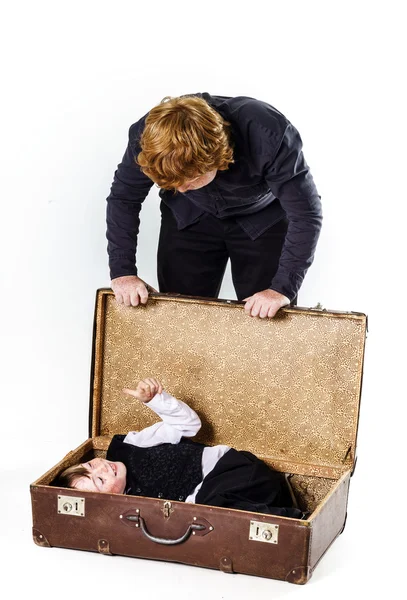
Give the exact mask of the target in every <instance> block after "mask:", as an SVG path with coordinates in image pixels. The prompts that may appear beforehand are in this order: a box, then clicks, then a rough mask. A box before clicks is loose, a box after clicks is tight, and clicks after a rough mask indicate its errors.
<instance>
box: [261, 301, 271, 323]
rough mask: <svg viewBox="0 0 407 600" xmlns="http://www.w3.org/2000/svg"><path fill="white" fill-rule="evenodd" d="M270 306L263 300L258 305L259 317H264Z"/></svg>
mask: <svg viewBox="0 0 407 600" xmlns="http://www.w3.org/2000/svg"><path fill="white" fill-rule="evenodd" d="M269 308H270V304H269V303H268V302H264V303H263V304H262V305H261V307H260V312H259V317H260V319H265V318H266V317H267V315H268V312H269Z"/></svg>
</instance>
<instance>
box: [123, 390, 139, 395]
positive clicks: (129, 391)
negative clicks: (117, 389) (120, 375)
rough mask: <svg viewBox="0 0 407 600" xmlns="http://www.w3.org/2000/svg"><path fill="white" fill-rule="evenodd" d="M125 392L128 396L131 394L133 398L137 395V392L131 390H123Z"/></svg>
mask: <svg viewBox="0 0 407 600" xmlns="http://www.w3.org/2000/svg"><path fill="white" fill-rule="evenodd" d="M123 392H125V393H126V394H130V395H131V396H136V395H137V392H136V390H130V389H129V388H123Z"/></svg>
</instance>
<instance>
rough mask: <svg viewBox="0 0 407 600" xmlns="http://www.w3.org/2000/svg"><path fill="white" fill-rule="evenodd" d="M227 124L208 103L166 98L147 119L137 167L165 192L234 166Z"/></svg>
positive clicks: (192, 97)
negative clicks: (190, 180) (193, 179)
mask: <svg viewBox="0 0 407 600" xmlns="http://www.w3.org/2000/svg"><path fill="white" fill-rule="evenodd" d="M229 128H230V123H228V122H227V121H225V120H224V119H223V118H222V116H221V115H220V114H219V113H218V112H216V110H214V109H213V108H212V107H211V106H210V105H209V104H208V103H207V102H206V101H205V100H203V99H202V98H198V97H196V96H182V97H180V98H171V97H169V96H167V97H165V98H164V99H163V100H162V101H161V103H160V104H159V105H158V106H156V107H155V108H153V109H152V110H151V111H150V112H149V114H148V116H147V118H146V124H145V128H144V131H143V133H142V136H141V139H140V146H141V152H140V154H139V155H138V156H137V158H136V162H137V164H138V165H139V166H140V168H141V170H142V172H143V173H145V175H147V176H148V177H150V179H152V180H153V181H154V182H155V183H156V184H158V185H159V186H160V187H161V188H164V189H176V188H178V187H180V186H182V185H183V184H184V183H185V182H186V181H188V180H189V179H192V178H194V177H197V176H199V175H204V174H205V173H208V172H209V171H213V170H214V169H216V170H218V171H225V170H227V169H228V168H229V164H230V163H233V162H234V161H233V149H232V144H231V140H230V133H229Z"/></svg>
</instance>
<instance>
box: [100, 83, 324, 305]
mask: <svg viewBox="0 0 407 600" xmlns="http://www.w3.org/2000/svg"><path fill="white" fill-rule="evenodd" d="M193 95H194V96H199V97H202V98H204V100H206V101H207V102H208V103H209V104H210V105H211V106H212V107H213V108H214V109H215V110H216V111H217V112H218V113H220V114H221V115H222V117H223V118H224V119H225V120H226V121H228V122H229V123H230V125H231V140H232V143H233V159H234V163H233V164H231V165H230V166H229V169H228V170H226V171H218V172H217V175H216V177H215V179H214V180H213V181H212V182H211V183H210V184H208V185H206V186H204V187H203V188H200V189H198V190H191V191H188V192H185V193H181V192H176V193H174V192H173V191H168V190H163V189H161V190H160V192H159V195H160V197H161V199H162V200H163V202H165V204H167V205H168V206H169V207H170V208H171V210H172V212H173V214H174V217H175V219H176V221H177V224H178V228H179V229H183V228H185V227H187V226H188V225H191V224H192V223H194V222H196V221H198V220H199V219H200V217H201V216H202V215H203V214H204V213H205V212H209V213H211V214H213V215H214V216H216V217H217V218H219V219H224V218H226V217H234V218H235V219H236V221H237V222H238V224H239V225H240V226H241V227H242V229H243V230H244V231H245V232H246V233H247V235H248V236H249V237H250V238H251V239H253V240H255V239H256V238H257V237H258V236H260V235H261V234H262V233H264V231H266V230H267V229H268V228H269V227H271V225H273V224H274V223H276V222H277V221H279V220H280V219H282V218H284V217H286V218H287V219H288V223H289V225H288V231H287V236H286V240H285V243H284V247H283V250H282V254H281V257H280V263H279V268H278V271H277V273H276V274H275V276H274V277H273V280H272V281H271V282H270V288H271V289H273V290H275V291H277V292H280V293H282V294H284V295H285V296H287V297H288V298H289V299H290V300H292V299H293V298H294V297H295V296H296V295H297V292H298V290H299V288H300V286H301V284H302V281H303V279H304V275H305V273H306V272H307V269H308V267H309V266H310V265H311V263H312V261H313V258H314V252H315V247H316V244H317V241H318V237H319V232H320V229H321V223H322V212H321V202H320V196H319V195H318V192H317V189H316V187H315V184H314V181H313V178H312V175H311V173H310V170H309V167H308V165H307V163H306V162H305V159H304V155H303V153H302V141H301V137H300V135H299V133H298V131H297V130H296V129H295V127H294V126H293V125H292V124H291V123H290V121H288V119H287V118H286V117H285V116H284V115H283V114H281V113H280V112H279V111H278V110H277V109H275V108H274V107H273V106H271V105H270V104H266V103H265V102H261V101H259V100H255V99H254V98H248V97H245V96H239V97H235V98H229V97H225V96H211V95H210V94H207V93H202V94H201V93H199V94H193ZM146 117H147V115H145V116H144V117H142V118H141V119H140V120H139V121H137V123H134V124H133V125H132V126H131V127H130V131H129V143H128V146H127V149H126V152H125V154H124V156H123V159H122V162H121V163H120V164H119V166H118V168H117V171H116V172H115V176H114V181H113V184H112V187H111V192H110V195H109V197H108V198H107V233H106V235H107V239H108V247H107V248H108V254H109V265H110V276H111V279H115V278H116V277H122V276H124V275H137V267H136V264H135V255H136V246H137V235H138V230H139V225H140V219H139V213H140V210H141V204H142V202H143V201H144V199H145V198H146V196H147V194H148V192H149V190H150V188H151V186H152V185H153V183H154V182H153V181H152V180H151V179H150V178H149V177H147V176H146V175H144V174H143V173H142V172H141V170H140V168H139V167H138V165H137V164H136V162H135V158H136V157H137V155H138V154H139V153H140V152H141V148H140V137H141V134H142V132H143V130H144V127H145V119H146ZM258 291H261V290H258Z"/></svg>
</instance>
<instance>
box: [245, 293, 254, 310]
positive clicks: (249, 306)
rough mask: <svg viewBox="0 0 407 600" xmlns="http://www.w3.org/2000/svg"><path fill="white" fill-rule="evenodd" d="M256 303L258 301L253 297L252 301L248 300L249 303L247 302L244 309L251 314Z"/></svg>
mask: <svg viewBox="0 0 407 600" xmlns="http://www.w3.org/2000/svg"><path fill="white" fill-rule="evenodd" d="M255 302H256V300H255V299H254V297H253V296H252V297H251V298H250V300H248V302H246V304H245V305H244V309H245V311H246V312H247V313H250V311H251V309H252V307H253V305H254V304H255Z"/></svg>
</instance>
